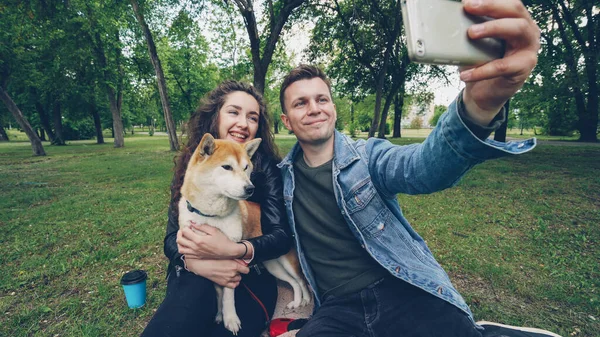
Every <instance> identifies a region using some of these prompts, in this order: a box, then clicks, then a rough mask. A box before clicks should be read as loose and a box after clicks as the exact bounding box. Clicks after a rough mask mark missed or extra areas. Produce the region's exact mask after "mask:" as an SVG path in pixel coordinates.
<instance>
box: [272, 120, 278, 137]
mask: <svg viewBox="0 0 600 337" xmlns="http://www.w3.org/2000/svg"><path fill="white" fill-rule="evenodd" d="M278 117H279V116H276V117H275V118H273V133H274V134H279V118H278Z"/></svg>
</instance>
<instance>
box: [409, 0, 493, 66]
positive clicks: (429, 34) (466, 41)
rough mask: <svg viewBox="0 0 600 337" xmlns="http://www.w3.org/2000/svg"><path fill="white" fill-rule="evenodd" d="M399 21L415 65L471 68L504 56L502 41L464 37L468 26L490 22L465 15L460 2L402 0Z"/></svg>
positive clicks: (486, 19) (482, 18)
mask: <svg viewBox="0 0 600 337" xmlns="http://www.w3.org/2000/svg"><path fill="white" fill-rule="evenodd" d="M402 19H403V21H404V29H405V32H406V38H407V47H408V55H409V58H410V59H411V60H412V61H414V62H419V63H432V64H451V65H460V66H473V65H480V64H483V63H486V62H489V61H492V60H494V59H498V58H502V56H503V55H504V42H503V41H502V40H499V39H493V38H483V39H478V40H472V39H470V38H469V37H468V36H467V28H469V26H471V25H473V24H475V23H481V22H485V21H488V20H490V19H489V18H485V17H479V16H473V15H470V14H467V13H466V12H465V11H464V10H463V5H462V3H460V2H456V1H451V0H402Z"/></svg>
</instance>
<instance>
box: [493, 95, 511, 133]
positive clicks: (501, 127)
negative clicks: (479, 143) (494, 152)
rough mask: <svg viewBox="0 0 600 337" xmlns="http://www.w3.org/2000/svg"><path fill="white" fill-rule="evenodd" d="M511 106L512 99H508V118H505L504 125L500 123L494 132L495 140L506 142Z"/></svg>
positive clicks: (506, 105)
mask: <svg viewBox="0 0 600 337" xmlns="http://www.w3.org/2000/svg"><path fill="white" fill-rule="evenodd" d="M509 107H510V99H509V100H508V101H506V104H504V110H506V119H505V120H504V123H502V125H500V127H499V128H498V129H497V130H496V131H495V132H494V140H495V141H498V142H503V143H506V130H507V129H508V114H509V110H508V108H509Z"/></svg>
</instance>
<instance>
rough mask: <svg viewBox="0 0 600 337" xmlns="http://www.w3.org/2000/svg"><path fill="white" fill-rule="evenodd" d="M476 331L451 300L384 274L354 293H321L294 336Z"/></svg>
mask: <svg viewBox="0 0 600 337" xmlns="http://www.w3.org/2000/svg"><path fill="white" fill-rule="evenodd" d="M309 336H310V337H316V336H318V337H337V336H340V337H341V336H355V337H363V336H369V337H386V336H389V337H417V336H418V337H441V336H443V337H454V336H456V337H481V333H480V332H479V331H478V330H477V329H476V328H475V325H474V323H472V322H471V320H470V319H469V318H468V317H467V315H466V314H465V313H464V312H462V311H461V310H460V309H458V308H456V307H455V306H453V305H451V304H449V303H447V302H446V301H444V300H441V299H439V298H437V297H435V296H433V295H430V294H429V293H427V292H425V291H423V290H421V289H419V288H417V287H415V286H412V285H410V284H408V283H406V282H404V281H401V280H398V279H395V278H392V277H387V278H385V279H384V280H382V281H378V282H375V283H374V284H372V285H371V286H369V287H367V288H365V289H363V290H361V291H360V292H359V293H355V294H350V295H345V296H340V297H334V296H330V297H328V298H326V299H325V300H324V301H323V303H322V306H321V307H320V308H319V309H318V310H317V312H316V313H315V315H314V316H312V318H311V319H310V320H309V321H308V323H306V325H304V327H302V328H301V329H300V332H299V333H298V335H297V337H309Z"/></svg>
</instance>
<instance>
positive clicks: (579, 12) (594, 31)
mask: <svg viewBox="0 0 600 337" xmlns="http://www.w3.org/2000/svg"><path fill="white" fill-rule="evenodd" d="M524 3H525V4H526V5H528V6H529V8H530V10H531V11H532V13H533V16H534V18H535V20H536V21H537V22H538V25H539V26H540V28H541V31H542V34H541V35H542V51H541V53H540V56H539V62H538V67H537V68H536V71H535V72H534V77H533V78H532V81H536V82H538V83H539V82H541V85H539V86H538V89H539V90H540V93H539V94H538V95H537V98H538V100H537V101H536V102H537V103H538V104H539V105H540V107H539V108H538V109H539V110H540V111H542V110H543V111H544V115H545V117H546V118H548V124H547V131H548V132H549V133H551V134H555V133H556V132H557V130H558V131H559V132H560V133H564V132H565V129H567V128H568V127H566V126H565V124H566V125H568V124H569V119H570V118H569V115H570V114H571V110H570V109H566V110H562V109H564V108H565V105H569V106H574V107H575V109H576V116H577V124H576V128H577V130H578V131H579V140H580V141H588V142H596V141H598V137H597V131H598V121H599V118H598V115H599V112H600V111H599V105H600V103H599V102H600V101H599V95H600V91H599V82H600V80H599V79H600V77H599V76H600V74H599V71H598V65H599V64H600V62H599V61H600V11H599V10H598V3H597V1H593V0H575V1H568V2H567V1H564V0H543V1H542V0H528V1H524ZM538 69H539V70H538ZM549 87H558V88H560V89H562V90H556V91H555V92H552V91H553V90H552V88H549ZM541 91H544V92H545V93H544V94H541ZM548 91H550V92H551V94H550V95H548ZM528 98H532V97H531V95H530V97H528ZM553 101H555V102H553ZM546 103H549V104H546ZM544 105H546V107H542V106H544ZM557 108H560V110H559V109H557ZM561 110H562V111H561ZM562 112H564V113H562ZM559 125H560V126H559Z"/></svg>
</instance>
